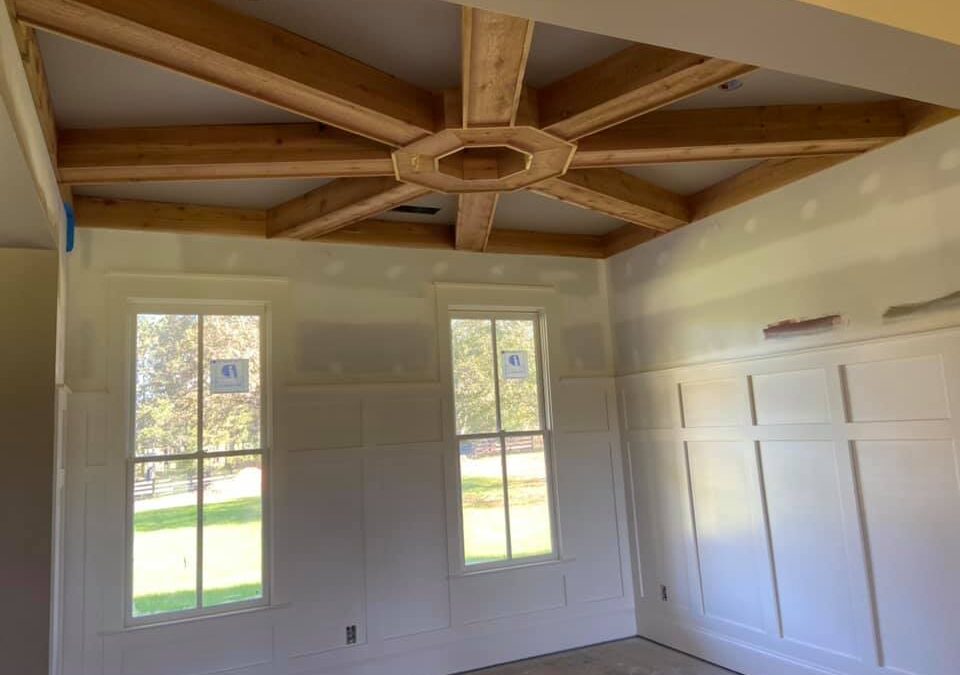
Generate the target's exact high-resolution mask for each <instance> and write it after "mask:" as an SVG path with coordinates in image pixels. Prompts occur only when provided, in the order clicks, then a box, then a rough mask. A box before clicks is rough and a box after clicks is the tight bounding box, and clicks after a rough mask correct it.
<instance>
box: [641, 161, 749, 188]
mask: <svg viewBox="0 0 960 675" xmlns="http://www.w3.org/2000/svg"><path fill="white" fill-rule="evenodd" d="M760 162H761V160H759V159H733V160H723V161H713V162H685V163H682V164H645V165H643V166H631V167H627V168H625V169H623V171H626V172H627V173H631V174H633V175H634V176H638V177H639V178H643V179H644V180H646V181H649V182H651V183H653V184H654V185H659V186H660V187H662V188H665V189H667V190H670V191H671V192H676V193H677V194H681V195H692V194H693V193H694V192H699V191H700V190H703V189H704V188H708V187H710V186H711V185H714V184H716V183H719V182H720V181H722V180H724V179H726V178H730V176H735V175H736V174H738V173H740V172H741V171H746V170H747V169H749V168H750V167H751V166H756V165H757V164H759V163H760Z"/></svg>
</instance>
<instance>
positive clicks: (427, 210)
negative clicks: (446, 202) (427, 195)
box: [390, 204, 440, 216]
mask: <svg viewBox="0 0 960 675" xmlns="http://www.w3.org/2000/svg"><path fill="white" fill-rule="evenodd" d="M390 210H391V211H396V212H397V213H415V214H417V215H418V216H435V215H437V213H439V212H440V208H439V207H436V206H414V205H413V204H401V205H400V206H395V207H393V208H392V209H390Z"/></svg>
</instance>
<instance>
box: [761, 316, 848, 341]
mask: <svg viewBox="0 0 960 675" xmlns="http://www.w3.org/2000/svg"><path fill="white" fill-rule="evenodd" d="M842 325H843V317H842V316H841V315H839V314H827V315H826V316H818V317H816V318H814V319H786V320H784V321H778V322H776V323H771V324H769V325H768V326H767V327H766V328H764V329H763V338H764V339H765V340H776V339H783V338H792V337H799V336H801V335H817V334H818V333H829V332H830V331H832V330H836V329H837V328H839V327H840V326H842Z"/></svg>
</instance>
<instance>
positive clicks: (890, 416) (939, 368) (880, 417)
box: [843, 355, 950, 422]
mask: <svg viewBox="0 0 960 675" xmlns="http://www.w3.org/2000/svg"><path fill="white" fill-rule="evenodd" d="M843 375H844V384H845V386H846V391H847V408H848V416H849V421H851V422H885V421H889V422H906V421H911V420H942V419H948V418H949V417H950V407H949V404H948V403H947V390H946V386H945V382H944V373H943V361H942V359H941V358H940V356H939V355H925V356H918V357H913V358H900V359H890V360H884V361H873V362H869V363H854V364H847V365H844V366H843Z"/></svg>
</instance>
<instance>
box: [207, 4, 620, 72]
mask: <svg viewBox="0 0 960 675" xmlns="http://www.w3.org/2000/svg"><path fill="white" fill-rule="evenodd" d="M217 4H219V5H222V6H224V7H229V8H230V9H233V10H235V11H238V12H242V13H244V14H248V15H250V16H255V17H257V18H258V19H263V20H264V21H268V22H270V23H272V24H274V25H277V26H280V27H282V28H286V29H287V30H290V31H293V32H295V33H299V34H300V35H303V36H304V37H307V38H310V39H311V40H313V41H314V42H318V43H320V44H322V45H325V46H327V47H330V48H331V49H336V50H337V51H338V52H341V53H343V54H346V55H347V56H351V57H353V58H355V59H358V60H360V61H363V62H364V63H367V64H370V65H371V66H375V67H376V68H379V69H380V70H383V71H385V72H387V73H390V74H391V75H395V76H396V77H399V78H400V79H403V80H406V81H407V82H411V83H413V84H416V85H418V86H420V87H424V88H426V89H443V88H448V87H457V86H459V84H460V7H459V6H458V5H451V4H448V3H445V2H441V0H324V1H323V2H304V0H259V1H251V0H217ZM533 36H534V37H533V46H532V48H531V52H530V57H529V60H528V62H527V82H528V83H529V84H531V85H533V86H535V87H539V86H543V85H545V84H549V83H550V82H553V81H554V80H558V79H560V78H561V77H563V76H565V75H568V74H569V73H572V72H574V71H575V70H578V69H580V68H583V67H584V66H585V65H588V64H591V63H594V62H596V61H599V60H601V59H603V58H606V57H607V56H609V55H610V54H613V53H615V52H617V51H619V50H621V49H623V48H624V47H625V46H627V44H628V43H627V42H625V41H624V40H619V39H617V38H611V37H607V36H605V35H597V34H593V33H585V32H582V31H577V30H570V29H568V28H561V27H559V26H550V25H539V26H537V27H536V29H535V30H534V33H533Z"/></svg>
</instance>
